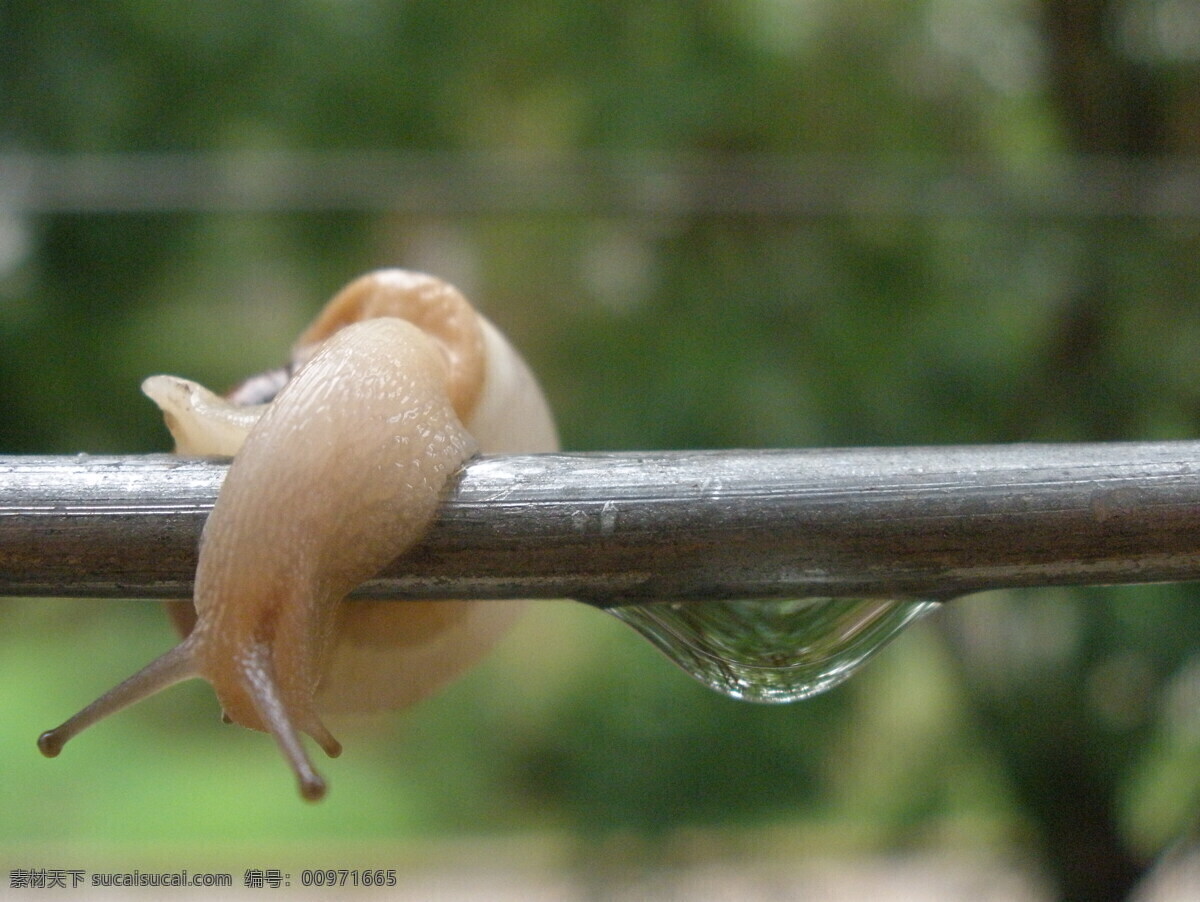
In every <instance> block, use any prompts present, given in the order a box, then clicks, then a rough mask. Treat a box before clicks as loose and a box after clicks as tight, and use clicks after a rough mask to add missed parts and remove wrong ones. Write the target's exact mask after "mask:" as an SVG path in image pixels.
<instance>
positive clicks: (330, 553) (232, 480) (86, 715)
mask: <svg viewBox="0 0 1200 902" xmlns="http://www.w3.org/2000/svg"><path fill="white" fill-rule="evenodd" d="M291 370H292V375H291V377H290V378H287V375H286V373H285V374H282V375H279V374H276V375H268V376H267V377H263V378H260V379H259V380H255V381H253V382H252V383H250V384H247V385H246V386H244V387H243V388H242V389H240V390H239V391H238V392H235V394H234V395H233V396H232V400H230V399H224V398H220V397H218V396H216V395H214V394H213V393H212V392H209V391H208V390H207V389H205V388H203V387H202V386H199V385H197V384H196V383H193V382H189V381H187V380H183V379H179V378H177V377H173V376H155V377H151V378H150V379H148V380H146V383H145V384H144V386H143V389H144V390H145V392H146V393H147V394H148V395H149V396H150V397H151V398H152V399H153V400H154V401H156V403H158V404H159V406H160V407H161V408H162V409H163V412H164V417H165V419H166V422H167V425H168V427H169V428H170V430H171V432H172V434H173V435H174V437H175V440H176V451H177V453H181V454H223V455H233V462H232V464H231V465H230V468H229V472H228V475H227V476H226V478H225V482H224V484H223V485H222V487H221V490H220V493H219V495H218V498H217V502H216V504H215V506H214V508H213V511H212V513H211V514H210V516H209V518H208V521H207V522H206V524H205V527H204V532H203V535H202V538H201V546H200V555H199V561H198V565H197V569H196V579H195V592H194V598H193V602H194V609H188V608H186V607H185V608H184V609H183V610H182V611H181V610H180V608H179V606H178V605H177V606H176V608H175V610H174V612H173V616H174V617H175V620H176V622H177V624H178V625H180V626H181V628H182V629H183V631H184V632H185V638H184V639H183V641H182V642H180V644H179V645H177V646H175V647H174V648H173V649H171V650H170V651H168V652H167V653H166V654H164V655H162V656H161V657H159V658H157V659H155V660H154V661H152V662H151V663H150V664H148V665H147V666H146V667H145V668H143V669H142V670H141V671H139V672H138V673H136V674H134V675H133V676H132V677H130V678H129V679H127V680H126V681H125V682H123V683H121V684H120V685H118V686H117V687H115V688H114V689H112V690H110V691H109V692H108V693H106V694H105V695H103V696H101V697H100V698H99V699H97V700H96V701H95V702H93V703H92V704H91V705H89V706H88V707H86V708H84V709H83V710H82V711H80V712H79V713H78V714H76V715H75V716H74V717H72V718H70V719H69V720H67V721H66V722H65V723H63V724H62V725H61V726H59V727H58V728H56V729H54V730H50V731H48V732H46V733H44V734H42V736H41V737H40V738H39V740H38V745H39V747H40V748H41V750H42V751H43V753H45V754H46V755H48V756H54V755H57V754H58V753H59V752H60V751H61V749H62V746H63V745H64V744H65V742H66V741H67V740H69V739H70V738H71V737H72V736H74V735H76V734H77V733H79V732H80V731H81V730H83V729H85V728H86V727H88V726H90V725H92V724H93V723H95V722H96V721H98V720H100V719H102V718H104V717H107V716H108V715H109V714H112V713H114V712H116V711H118V710H120V709H121V708H124V707H125V706H127V705H130V704H133V703H134V702H136V701H139V700H141V699H143V698H146V697H147V696H149V695H152V694H154V693H156V692H158V691H160V690H161V689H164V688H166V687H167V686H170V685H172V684H174V683H176V682H179V681H181V680H185V679H189V678H192V677H202V678H204V679H206V680H208V681H209V682H210V683H211V684H212V685H213V688H214V690H215V691H216V694H217V697H218V699H219V700H220V703H221V705H222V708H223V710H224V712H225V716H226V717H227V718H228V719H231V720H233V721H234V722H236V723H239V724H243V725H244V726H247V727H250V728H252V729H256V730H263V731H265V732H268V733H270V734H271V735H272V736H273V737H274V739H275V741H276V742H277V744H278V745H279V747H280V749H281V750H282V752H283V754H284V756H285V758H286V759H287V760H288V762H289V764H290V765H291V767H292V769H293V771H294V772H295V774H296V778H297V780H298V782H299V786H300V791H301V794H302V795H303V796H304V797H305V798H308V799H318V798H320V797H321V796H322V795H323V794H324V791H325V783H324V781H323V779H322V778H321V776H320V775H319V774H318V773H317V772H316V771H315V769H314V768H313V766H312V764H311V762H310V761H309V758H308V756H307V753H306V751H305V749H304V745H303V742H302V740H301V734H302V733H307V734H308V735H309V736H311V737H312V738H313V739H315V740H316V741H317V743H318V744H319V745H320V746H321V747H322V748H323V749H324V750H325V751H326V752H327V753H328V754H330V755H336V754H338V753H339V752H340V748H341V747H340V745H339V744H338V742H337V740H336V739H334V738H333V736H332V734H331V733H330V732H329V730H328V729H327V728H326V726H325V725H324V723H323V721H322V720H321V715H322V714H329V713H340V712H358V711H369V710H378V709H384V708H398V707H404V706H406V705H409V704H412V703H413V702H415V701H417V700H418V699H420V698H422V697H423V696H425V695H427V694H429V693H430V692H431V691H433V690H434V689H436V688H437V687H439V686H440V685H441V684H443V683H444V682H446V681H447V680H448V679H451V678H452V677H454V676H455V675H457V674H458V673H460V672H462V671H463V670H464V669H466V668H467V667H469V666H471V664H473V663H475V661H476V660H478V658H479V657H480V656H482V655H483V654H484V653H485V652H486V651H487V650H488V649H489V648H490V646H491V645H492V644H493V643H494V642H495V641H496V639H497V638H498V637H499V636H500V635H501V634H502V633H503V631H504V629H505V628H506V627H507V626H508V625H509V624H510V623H511V622H512V620H513V619H514V616H515V614H516V612H517V611H518V609H519V606H520V602H495V601H488V602H471V601H426V602H403V603H401V602H385V601H379V602H366V601H364V602H359V601H355V602H346V601H344V599H345V597H346V595H347V594H348V593H349V592H350V591H351V590H353V589H354V587H355V586H357V585H358V584H359V583H361V582H363V581H364V580H366V579H368V578H370V577H371V576H373V575H374V574H375V573H377V572H378V571H379V570H381V569H382V568H383V567H384V566H385V565H386V564H388V563H390V562H391V561H392V560H393V559H395V558H396V557H398V556H399V555H400V554H402V553H403V552H404V551H405V550H407V549H408V548H409V547H411V546H412V545H413V544H414V543H415V542H417V541H418V540H419V539H420V538H421V536H422V535H423V534H424V532H425V531H426V529H427V528H428V526H429V523H430V521H431V520H432V518H433V515H434V512H435V509H436V506H437V503H438V500H439V498H440V496H441V494H442V491H443V489H444V488H445V486H446V483H447V480H448V479H449V478H450V477H451V476H452V475H453V474H454V473H455V471H457V470H458V469H459V468H460V467H461V466H462V464H463V463H464V462H465V461H466V460H467V459H468V458H469V457H470V456H471V455H472V454H474V453H475V452H476V451H486V452H493V453H503V452H521V451H527V452H532V451H551V450H554V449H555V448H556V447H557V438H556V435H555V430H554V425H553V420H552V418H551V415H550V412H549V408H548V407H547V405H546V402H545V399H544V398H543V396H542V393H541V390H540V389H539V387H538V385H537V383H536V381H535V380H534V378H533V376H532V374H531V373H530V372H529V369H528V367H527V366H526V365H525V363H524V361H522V360H521V358H520V356H519V355H518V354H517V353H516V351H514V350H513V349H512V347H511V346H510V345H509V344H508V342H507V341H506V340H505V339H504V337H503V336H502V335H501V334H500V333H499V331H497V330H496V328H495V327H494V326H492V325H491V323H489V322H488V321H487V320H486V319H484V318H483V317H482V316H480V315H479V314H478V313H477V312H476V311H475V310H474V309H473V308H472V307H471V306H470V305H469V304H468V303H467V301H466V300H465V299H464V298H463V297H462V295H461V294H459V293H458V292H457V291H456V290H455V289H454V288H452V287H451V286H449V285H447V284H446V283H444V282H441V281H440V280H438V279H435V278H433V277H431V276H426V275H422V274H418V273H411V272H407V271H403V270H382V271H379V272H375V273H372V274H369V275H367V276H364V277H362V278H360V279H358V280H356V281H355V282H353V283H351V284H350V285H349V286H347V287H346V288H345V289H343V290H342V291H341V292H340V293H339V294H338V295H337V296H335V297H334V298H333V300H332V301H330V302H329V304H328V305H327V306H326V308H325V309H324V310H323V311H322V313H321V314H320V315H319V316H318V318H317V320H316V321H315V322H314V323H313V325H312V326H310V327H309V329H307V330H306V331H305V332H304V333H303V334H302V335H301V337H300V340H299V341H298V343H297V345H296V348H295V349H294V354H293V363H292V367H291ZM276 392H277V393H276ZM247 400H255V401H261V402H262V403H252V404H247V403H244V402H245V401H247Z"/></svg>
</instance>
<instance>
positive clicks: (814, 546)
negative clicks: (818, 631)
mask: <svg viewBox="0 0 1200 902" xmlns="http://www.w3.org/2000/svg"><path fill="white" fill-rule="evenodd" d="M225 468H226V463H225V462H223V461H219V460H204V459H179V458H173V457H170V456H163V455H158V456H144V457H93V456H79V457H7V458H0V594H3V595H53V596H75V597H98V598H99V597H129V598H181V597H188V596H190V594H191V579H192V573H193V571H194V569H195V562H196V549H197V544H198V540H199V536H200V532H201V529H202V526H203V522H204V519H205V517H206V516H207V513H208V511H209V510H210V509H211V507H212V503H213V501H214V499H215V498H216V494H217V491H218V489H219V487H220V483H221V480H222V478H223V476H224V472H225ZM1198 578H1200V442H1159V443H1112V444H1082V445H1070V444H1063V445H1001V446H975V447H969V446H968V447H914V448H856V449H822V450H779V451H698V452H653V453H622V454H553V455H533V456H514V457H490V458H479V459H476V460H474V461H472V462H470V463H469V464H468V466H467V467H466V468H465V469H464V471H463V472H462V473H461V474H460V476H459V477H458V478H457V479H456V480H455V481H454V482H453V484H452V485H451V486H450V487H449V488H448V490H447V493H446V497H445V499H444V502H443V504H442V506H441V509H440V513H439V515H438V518H437V520H436V522H435V523H434V524H433V527H432V528H431V530H430V532H429V534H428V535H427V536H426V538H425V540H424V541H423V542H422V543H421V544H420V545H418V546H417V547H415V548H413V549H412V550H411V551H410V552H409V553H407V554H406V555H404V556H403V557H401V558H400V559H399V560H397V561H396V562H395V563H394V564H393V565H392V566H391V567H389V568H388V569H387V570H386V571H385V572H384V573H383V574H381V576H380V578H378V579H375V580H372V581H370V582H369V583H367V584H366V585H364V586H363V587H362V589H360V590H359V592H358V593H356V594H361V595H366V596H371V597H395V598H429V597H435V598H452V597H457V598H464V597H470V598H508V597H527V598H561V597H571V598H577V599H580V600H584V601H589V602H591V603H594V604H617V603H628V602H641V601H648V600H660V599H674V600H695V599H705V598H772V597H774V598H779V597H796V596H801V595H813V594H824V595H902V596H914V597H930V598H951V597H954V596H957V595H962V594H965V593H968V592H972V591H976V590H980V589H987V588H999V587H1006V586H1034V585H1051V584H1059V585H1061V584H1089V583H1090V584H1104V583H1137V582H1164V581H1182V580H1192V579H1198Z"/></svg>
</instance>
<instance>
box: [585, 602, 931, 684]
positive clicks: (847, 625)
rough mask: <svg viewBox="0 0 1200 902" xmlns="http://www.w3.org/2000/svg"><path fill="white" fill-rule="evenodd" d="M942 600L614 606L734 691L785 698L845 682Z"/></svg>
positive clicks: (697, 671)
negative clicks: (889, 642)
mask: <svg viewBox="0 0 1200 902" xmlns="http://www.w3.org/2000/svg"><path fill="white" fill-rule="evenodd" d="M937 606H938V603H937V602H935V601H921V600H916V599H910V598H901V599H897V598H824V597H817V598H800V599H794V600H776V599H769V600H768V599H763V600H749V601H700V602H695V601H693V602H658V603H654V604H643V605H629V606H624V607H614V608H609V609H608V610H609V613H611V614H613V615H614V616H615V617H617V618H619V619H620V620H623V621H624V622H625V623H628V624H629V625H630V626H632V627H633V628H634V629H635V630H637V631H638V632H639V633H641V634H642V635H643V636H645V637H646V638H647V639H649V640H650V641H651V642H652V643H653V644H654V645H655V646H657V647H658V648H659V650H661V651H662V652H664V653H665V654H666V656H667V657H668V658H670V659H671V660H672V661H674V662H675V663H676V664H678V665H679V666H680V667H681V668H683V670H684V671H685V672H687V673H688V674H690V675H691V676H693V677H695V678H696V679H698V680H699V681H700V682H702V683H704V684H705V685H706V686H708V687H709V688H711V689H715V690H716V691H718V692H721V693H724V694H725V695H728V696H730V697H731V698H736V699H741V700H744V701H752V702H766V703H783V702H794V701H798V700H800V699H803V698H809V697H810V696H813V695H816V694H817V693H820V692H824V691H825V690H826V689H831V688H833V687H834V686H836V685H837V684H838V683H841V682H842V681H843V680H845V679H846V678H847V677H849V676H850V675H851V674H853V673H854V672H855V671H856V670H858V668H859V667H860V666H861V665H862V664H863V663H864V662H865V661H866V660H867V659H868V658H870V657H871V656H872V655H874V654H875V652H877V651H879V649H881V648H882V647H883V646H884V645H886V644H887V643H888V641H889V640H891V639H892V638H894V637H895V636H896V634H898V633H899V632H900V631H901V630H903V629H904V628H905V627H906V626H908V625H909V624H910V623H912V622H913V621H915V620H917V619H918V618H920V617H922V616H923V615H924V614H926V613H928V612H929V611H931V610H933V609H934V608H936V607H937Z"/></svg>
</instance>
